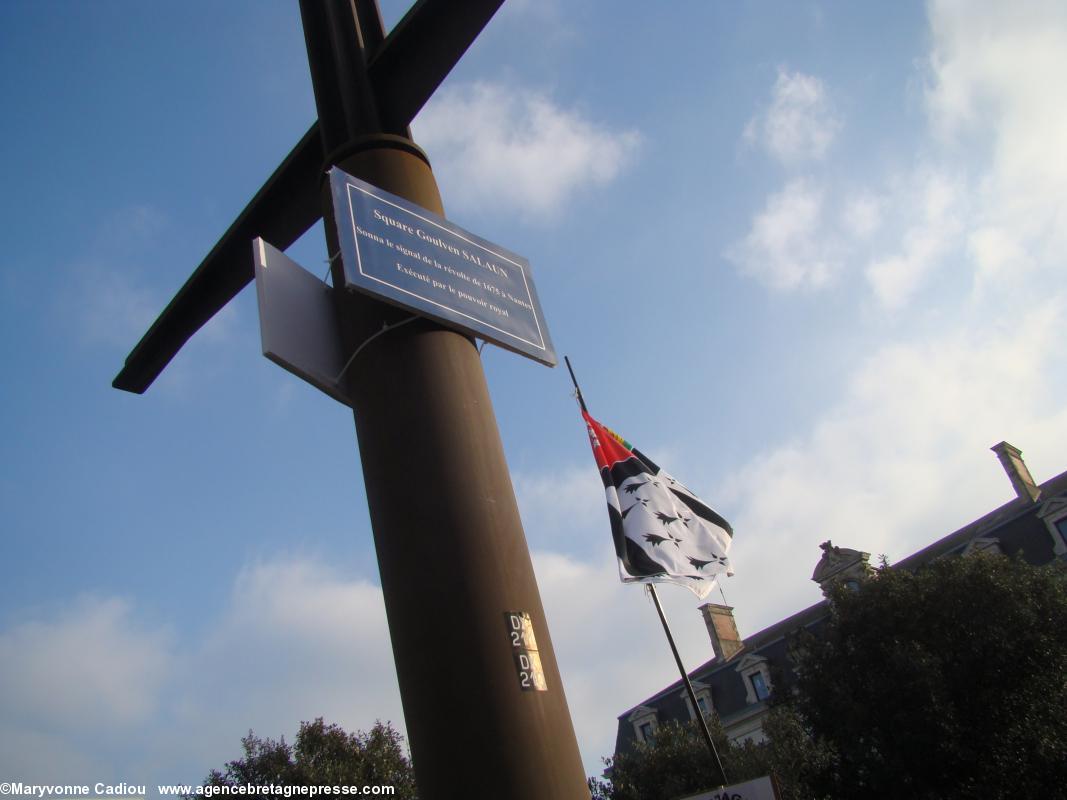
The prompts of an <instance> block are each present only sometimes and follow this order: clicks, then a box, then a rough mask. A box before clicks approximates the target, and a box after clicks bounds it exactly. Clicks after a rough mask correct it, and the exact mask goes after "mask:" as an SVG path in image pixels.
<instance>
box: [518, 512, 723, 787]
mask: <svg viewBox="0 0 1067 800" xmlns="http://www.w3.org/2000/svg"><path fill="white" fill-rule="evenodd" d="M596 505H597V508H598V510H602V507H603V502H602V501H600V502H598V503H597V504H596ZM604 519H605V522H604V523H603V524H602V525H600V526H598V528H597V530H596V531H595V532H594V531H591V532H590V533H595V534H596V535H597V536H598V537H599V538H600V539H601V540H603V541H604V542H605V544H606V545H607V546H606V549H605V551H604V552H603V553H601V554H597V555H594V556H593V557H592V558H591V559H590V561H588V562H587V561H583V560H580V559H576V558H574V557H572V556H567V555H563V554H560V553H551V552H535V553H534V556H533V558H534V569H535V571H536V573H537V582H538V585H539V587H540V590H541V596H542V598H543V602H544V606H545V614H546V615H547V618H548V623H549V627H550V629H551V633H552V643H553V647H554V649H555V652H556V658H557V660H558V662H559V667H560V672H561V674H562V676H563V681H564V684H565V689H566V692H567V705H568V707H569V708H570V712H571V718H572V720H573V721H574V729H575V733H576V734H577V736H578V745H579V748H580V750H581V753H582V761H583V763H584V765H585V769H586V774H588V775H599V774H600V773H601V771H603V768H604V767H603V764H602V763H601V758H603V757H604V756H609V755H611V754H612V753H613V752H614V750H615V735H616V730H617V727H616V726H617V723H616V717H617V716H618V715H619V714H621V713H622V712H624V711H626V710H627V709H628V708H629V707H631V706H634V705H637V703H639V702H640V701H641V700H643V699H644V698H646V697H648V696H649V695H651V694H654V693H655V692H657V691H659V690H660V689H662V688H663V687H664V686H667V685H668V684H670V683H671V682H673V681H675V680H677V679H678V670H677V667H676V666H675V663H674V659H673V656H672V655H671V652H670V649H669V647H668V645H667V641H666V638H665V637H664V634H663V629H662V627H661V625H660V622H659V618H658V616H657V614H656V610H655V608H654V607H653V606H652V604H651V602H650V601H649V600H648V599H647V598H646V597H645V594H644V591H643V590H642V589H641V588H640V587H638V586H630V585H623V584H622V583H621V582H620V581H619V573H618V568H617V566H616V561H615V558H614V553H613V552H612V551H611V548H610V545H609V544H608V542H609V536H608V534H607V532H606V528H607V522H606V519H607V517H606V514H605V517H604ZM660 597H661V600H662V602H663V604H664V607H665V610H666V615H667V617H668V620H669V622H670V624H671V627H672V629H673V633H674V636H675V639H676V640H677V643H678V647H679V650H680V652H681V654H682V659H683V663H685V664H686V666H687V667H688V668H689V669H693V668H695V667H697V666H699V665H700V664H702V663H703V662H704V661H706V660H708V659H710V658H711V657H712V651H711V644H710V643H709V640H708V635H707V631H706V628H704V624H703V622H702V620H701V617H700V613H699V612H698V611H697V610H696V603H695V602H694V598H693V595H692V594H690V593H689V591H688V590H685V589H681V588H675V587H664V588H663V589H662V591H661V592H660Z"/></svg>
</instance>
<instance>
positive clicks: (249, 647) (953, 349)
mask: <svg viewBox="0 0 1067 800" xmlns="http://www.w3.org/2000/svg"><path fill="white" fill-rule="evenodd" d="M573 6H574V4H565V3H562V2H558V1H556V0H551V1H550V2H537V3H535V2H532V0H531V1H525V2H516V0H508V3H507V4H506V7H505V8H504V9H503V10H502V11H501V12H499V13H498V15H497V16H496V17H495V18H494V19H493V20H492V22H491V23H490V25H489V26H488V28H487V29H486V31H485V32H484V34H483V35H482V37H481V38H480V39H479V41H478V42H477V43H476V44H475V46H474V47H473V48H472V49H471V50H470V51H469V52H468V54H467V55H466V56H465V57H464V59H463V61H462V62H461V64H460V65H459V66H458V67H457V68H456V70H455V71H454V72H453V74H452V75H451V76H450V77H449V79H448V80H447V82H446V83H445V85H444V86H443V87H442V88H441V89H440V90H439V92H438V94H437V96H436V97H435V98H434V100H433V101H432V102H431V104H430V105H429V106H428V107H427V108H426V109H424V111H423V113H422V114H421V115H420V117H419V118H418V119H417V120H416V122H415V125H414V132H415V137H416V139H417V141H418V142H419V143H420V144H421V145H422V146H423V147H424V148H425V149H426V151H427V153H428V154H429V156H430V159H431V161H432V163H433V165H434V169H435V173H436V175H437V178H438V182H439V184H440V187H441V192H442V196H443V198H444V203H445V209H446V212H447V213H448V215H449V217H450V218H451V219H452V220H454V221H455V222H456V223H457V224H459V225H461V226H463V227H465V228H467V229H469V230H471V231H474V232H476V233H478V234H479V235H481V236H483V237H485V238H487V239H489V240H491V241H493V242H497V243H499V244H501V245H503V246H504V247H507V248H508V249H510V250H513V251H514V252H517V253H520V254H522V255H523V256H525V257H527V258H528V259H529V260H530V262H531V264H532V267H533V270H534V275H535V277H536V280H537V286H538V290H539V293H540V296H541V300H542V304H543V306H544V309H545V313H546V316H547V319H548V323H549V326H550V330H551V333H552V337H553V340H554V342H555V344H556V347H557V349H558V351H559V352H560V353H561V354H568V355H570V357H571V358H572V360H573V362H574V364H575V367H576V369H577V371H578V374H579V376H580V379H581V381H582V385H583V389H584V391H585V394H586V399H587V401H588V403H589V406H590V410H591V412H592V413H593V415H594V416H597V417H598V418H600V419H601V420H602V421H603V422H605V423H606V424H608V425H610V426H612V427H613V428H615V429H616V430H618V431H620V432H621V433H622V434H623V435H625V436H626V437H627V438H629V439H630V440H631V441H633V442H635V443H636V444H637V446H638V447H640V448H641V449H642V450H644V451H645V452H647V453H649V454H650V455H651V456H652V457H654V458H655V459H656V460H657V461H658V462H659V463H660V464H661V465H663V466H664V467H665V468H667V469H668V470H669V471H671V472H672V473H673V474H674V475H676V476H677V477H679V478H680V479H681V480H683V481H685V482H686V483H687V484H688V485H689V486H690V487H691V488H692V489H693V490H694V491H696V492H697V493H698V494H699V495H701V496H702V497H703V498H704V499H705V500H707V501H708V502H709V503H711V504H712V505H713V506H714V507H716V508H717V509H718V510H720V511H721V512H722V513H723V514H724V515H725V516H726V517H727V518H728V519H730V520H731V522H732V523H733V525H734V528H735V531H736V537H735V538H736V544H735V546H734V550H733V554H732V555H733V560H734V564H735V569H736V573H737V574H736V575H735V577H733V578H731V579H729V580H728V581H726V582H725V587H724V590H725V594H726V597H727V599H728V601H729V603H730V604H731V605H733V606H735V608H736V611H735V613H736V616H737V620H738V624H739V627H740V629H741V632H742V634H743V635H744V634H750V633H754V632H756V631H757V630H759V629H760V628H762V627H764V626H766V625H768V624H771V623H773V622H775V621H776V620H778V619H780V618H781V617H782V616H784V615H787V614H789V613H792V612H793V611H796V610H799V609H800V608H802V607H805V606H807V605H808V604H810V603H813V602H815V601H816V600H817V599H818V597H819V594H818V589H817V587H816V586H815V585H814V584H812V583H811V582H810V581H809V577H810V574H811V570H812V569H813V567H814V565H815V562H816V561H817V559H818V556H819V554H820V553H819V550H818V545H819V543H820V542H823V541H825V540H826V539H832V540H833V541H834V542H835V543H836V544H840V545H844V546H848V547H854V548H857V549H861V550H865V551H868V552H871V553H874V554H885V555H886V556H887V557H888V558H889V559H890V561H894V560H897V559H899V558H902V557H904V556H906V555H908V554H910V553H911V552H914V551H915V550H917V549H919V548H920V547H922V546H923V545H924V544H926V543H928V542H929V541H931V540H933V539H935V538H938V537H940V536H941V535H944V534H946V533H948V532H950V531H951V530H954V529H955V528H957V527H959V526H961V525H963V524H966V523H967V522H969V521H970V520H971V519H973V518H974V517H976V516H978V515H980V514H982V513H984V512H985V511H987V510H989V509H991V508H993V507H995V506H997V505H999V504H1001V503H1003V502H1005V501H1007V500H1008V499H1010V497H1011V496H1012V495H1011V488H1010V485H1009V484H1008V481H1007V479H1006V478H1005V477H1004V475H1003V473H1002V471H1001V469H1000V467H999V465H998V464H997V461H996V458H995V457H994V456H993V454H992V453H990V452H989V450H988V448H989V447H990V446H991V445H993V444H995V443H997V442H999V441H1001V440H1004V439H1006V440H1007V441H1009V442H1011V443H1012V444H1014V445H1016V446H1018V447H1019V448H1021V449H1022V450H1023V452H1024V455H1025V457H1026V459H1027V462H1028V464H1029V465H1030V468H1031V471H1032V472H1033V473H1034V475H1035V477H1036V478H1037V479H1038V480H1039V481H1040V480H1044V479H1047V478H1048V477H1051V476H1052V475H1054V474H1057V473H1059V472H1061V471H1062V470H1063V469H1065V468H1067V459H1065V458H1064V453H1065V447H1064V445H1065V443H1067V412H1065V411H1064V405H1063V403H1062V402H1061V398H1062V397H1063V396H1064V390H1065V389H1067V379H1065V375H1067V371H1065V370H1064V369H1063V364H1064V357H1065V356H1067V337H1065V336H1064V335H1063V330H1064V329H1065V322H1067V288H1065V286H1067V284H1065V282H1064V279H1063V276H1064V272H1063V264H1064V263H1065V261H1067V259H1065V257H1067V209H1065V200H1064V198H1065V197H1067V156H1065V154H1064V145H1063V142H1064V141H1067V110H1065V109H1067V89H1065V87H1064V84H1063V81H1062V76H1063V75H1064V74H1067V9H1065V8H1064V6H1063V4H1062V3H1057V2H1047V3H1042V2H1025V3H1017V4H1012V6H1011V7H1010V9H1009V8H1008V6H1006V5H1005V4H1003V3H997V2H993V1H992V0H991V1H990V2H968V3H961V2H930V3H928V4H922V3H917V2H911V3H892V4H889V3H882V4H874V3H868V4H858V3H847V2H840V3H834V2H798V3H770V2H767V3H759V2H745V3H708V2H679V3H671V4H649V3H631V2H606V1H605V2H601V1H599V0H593V1H591V2H587V3H582V4H577V6H578V7H573ZM404 10H405V3H403V2H383V8H382V11H383V16H384V17H385V19H386V22H387V25H389V26H391V25H392V24H394V23H395V22H396V21H397V20H398V19H399V18H400V16H402V14H403V12H404ZM0 107H2V108H3V109H4V125H3V126H2V127H0V142H2V145H3V149H2V153H3V167H4V170H3V185H4V188H5V191H4V192H3V193H0V206H2V211H3V219H4V220H5V221H6V223H7V224H6V225H5V226H4V232H5V236H4V247H3V251H2V255H0V289H2V291H0V355H2V358H3V362H4V364H5V367H6V370H5V378H4V383H3V393H2V395H0V397H2V410H3V415H2V419H3V422H2V423H0V424H2V425H3V438H4V442H5V445H4V454H5V458H4V459H3V465H2V466H0V529H2V531H3V538H2V540H0V541H2V545H0V547H2V550H0V554H2V555H0V563H2V564H3V566H4V580H3V581H2V582H0V779H3V780H8V779H15V780H26V781H37V782H47V783H67V782H79V783H80V782H87V783H90V784H91V783H93V782H96V781H98V780H100V781H114V782H118V781H126V782H130V783H146V784H155V783H165V782H196V781H198V780H200V779H201V778H202V777H203V776H204V775H205V774H206V773H207V772H208V770H209V769H210V768H212V767H215V766H219V765H221V764H222V763H223V762H224V761H225V760H227V759H229V758H233V757H236V756H237V755H238V754H239V747H240V746H239V740H240V738H241V736H242V735H244V734H245V733H246V732H247V731H248V729H249V728H253V729H255V731H256V732H257V733H260V734H262V735H270V736H278V735H281V734H285V735H286V736H292V734H293V733H294V732H295V731H296V728H297V726H298V724H299V722H300V721H301V720H303V719H311V718H314V717H316V716H324V717H326V718H327V719H328V720H331V721H336V722H338V723H341V724H343V725H345V726H346V727H348V728H351V729H355V728H367V727H369V726H371V725H372V724H373V723H374V721H375V719H378V718H381V719H391V720H393V721H394V722H395V723H396V724H397V725H398V726H400V727H401V728H402V725H403V720H402V713H401V710H400V701H399V695H398V692H397V688H396V680H395V675H394V671H393V666H392V657H391V652H390V649H389V645H388V632H387V630H386V626H385V620H384V611H383V607H382V602H381V595H380V590H379V587H378V575H377V568H376V564H375V559H374V554H373V546H372V542H371V536H370V530H369V523H368V518H367V512H366V503H365V497H364V495H363V489H362V480H361V474H360V466H359V460H358V454H357V452H356V447H355V436H354V432H353V428H352V420H351V416H350V413H349V412H348V410H347V409H346V408H344V407H342V406H340V405H339V404H337V403H336V402H334V401H333V400H331V399H330V398H328V397H326V396H325V395H322V394H320V393H318V392H317V391H316V390H314V389H312V388H311V387H310V386H308V385H306V384H304V383H302V382H300V381H299V380H298V379H296V378H294V377H293V376H291V375H289V374H288V373H286V372H283V371H282V370H280V369H278V368H277V367H276V366H274V365H273V364H271V363H270V362H268V361H267V360H266V359H264V358H262V357H261V355H260V350H259V329H258V320H257V312H256V308H255V299H254V292H252V291H251V290H246V291H245V292H244V293H242V295H241V296H240V297H239V298H238V299H237V300H236V301H235V302H234V303H232V304H231V305H230V306H229V307H228V308H227V309H226V310H224V311H223V312H222V313H221V314H220V315H218V316H217V317H216V318H215V319H214V320H213V321H212V322H211V323H210V324H209V325H208V326H207V327H206V328H205V329H204V330H202V331H201V332H200V333H199V334H198V335H197V336H196V337H195V338H194V339H193V340H192V341H191V342H190V343H189V345H187V346H186V348H185V349H184V350H183V351H182V353H181V354H180V355H179V356H178V357H177V358H176V359H175V360H174V362H172V364H171V365H170V366H169V367H168V369H167V371H166V372H165V373H164V375H163V377H162V378H161V379H160V380H158V381H157V382H156V384H155V385H154V386H153V387H152V388H151V389H150V390H149V392H148V393H147V394H146V395H144V396H141V397H138V396H132V395H127V394H124V393H121V392H118V391H115V390H113V389H111V387H110V382H111V379H112V378H113V377H114V375H115V374H116V372H117V371H118V369H119V368H120V367H121V365H122V362H123V359H124V358H125V356H126V354H127V353H128V352H129V350H130V349H131V347H132V346H133V344H134V343H136V341H137V340H138V339H139V337H140V336H141V334H142V333H143V332H144V331H145V330H146V329H147V327H148V325H149V324H150V323H151V322H152V320H153V319H154V318H155V316H156V315H157V314H158V313H159V312H160V311H161V310H162V308H163V306H164V305H165V304H166V302H167V301H168V300H169V299H170V297H171V296H172V295H173V294H174V293H175V291H177V289H178V288H179V287H180V286H181V284H182V283H183V282H184V280H185V278H186V277H187V276H188V275H189V273H190V272H191V271H192V270H193V268H194V267H195V266H196V265H197V264H198V263H199V261H200V260H201V259H202V257H203V256H204V255H205V254H206V253H207V252H208V250H209V249H210V248H211V247H212V246H213V245H214V243H215V242H216V240H217V239H218V237H219V236H220V235H221V233H222V232H223V231H224V230H225V228H226V227H227V226H228V225H229V223H230V222H231V221H232V219H233V218H234V217H235V215H236V214H237V213H238V212H240V210H241V209H242V208H243V207H244V205H245V203H246V202H247V201H248V199H250V198H251V196H252V194H253V193H254V192H255V191H256V190H257V189H258V188H259V186H260V185H261V184H262V182H263V180H265V178H266V177H267V176H268V175H269V174H270V172H271V171H272V169H273V168H274V167H275V166H276V165H277V163H278V162H279V161H280V160H281V159H282V158H283V157H284V156H285V155H286V153H287V152H288V151H289V149H290V147H291V146H292V145H293V144H294V143H295V142H296V141H297V139H298V138H299V137H300V135H301V134H302V133H303V132H304V131H305V130H306V129H307V127H308V125H309V124H310V123H311V121H312V120H313V119H314V115H315V111H314V102H313V98H312V94H311V84H310V79H309V78H308V74H307V62H306V55H305V52H304V45H303V37H302V35H301V32H300V27H299V14H298V11H297V8H296V4H295V3H289V2H241V1H239V0H229V2H227V3H211V2H188V3H181V4H174V3H169V4H167V3H135V2H132V0H121V1H116V2H106V1H105V0H96V1H95V2H92V3H88V2H84V3H72V2H57V1H56V0H49V1H48V2H29V1H28V0H14V1H13V2H7V3H4V4H0ZM289 255H290V256H291V257H293V258H294V259H296V260H297V261H299V262H301V263H302V264H304V266H305V267H307V268H308V269H310V270H312V271H320V274H321V272H325V264H324V259H325V247H324V243H323V237H322V232H321V228H319V227H317V228H315V229H313V230H312V231H310V232H309V234H308V235H307V236H305V237H304V239H302V240H301V241H300V242H298V243H297V244H296V245H294V246H293V247H292V248H290V250H289ZM482 360H483V363H484V365H485V370H486V374H487V377H488V381H489V386H490V390H491V393H492V397H493V401H494V406H495V411H496V416H497V419H498V422H499V425H500V430H501V434H502V437H503V440H504V445H505V451H506V454H507V458H508V461H509V465H510V468H511V472H512V478H513V481H514V483H515V487H516V491H517V495H518V498H519V503H520V507H521V509H522V512H523V519H524V524H525V527H526V532H527V538H528V540H529V543H530V548H531V551H532V552H533V555H534V562H535V566H536V570H537V575H538V580H539V583H540V586H541V591H542V595H543V598H544V603H545V607H546V611H547V613H548V617H549V623H550V626H551V630H552V636H553V639H554V641H555V644H556V651H557V657H558V659H559V662H560V666H561V669H562V673H563V678H564V681H565V688H566V691H567V695H568V701H569V704H570V707H571V711H572V715H573V717H574V722H575V727H576V730H577V733H578V738H579V743H580V746H581V748H582V756H583V759H584V761H585V764H586V768H587V770H588V771H589V772H590V773H593V772H595V771H597V770H598V769H599V758H600V757H601V756H603V755H607V754H609V753H610V751H611V749H612V747H613V744H614V735H615V717H616V715H617V714H619V713H621V712H622V711H624V710H626V709H628V708H629V707H631V706H633V705H634V704H636V703H637V702H638V701H640V700H641V699H643V698H644V697H646V696H647V695H649V694H651V693H653V692H654V691H656V690H658V689H659V688H661V687H662V686H663V685H665V684H666V683H667V682H668V681H670V680H672V679H673V678H674V677H676V673H674V671H673V670H674V665H673V663H672V659H671V657H670V655H669V652H668V651H667V650H666V647H665V644H664V641H663V635H662V631H661V630H660V628H659V625H658V620H657V619H656V616H655V612H654V610H653V608H652V607H651V606H650V605H649V604H648V602H647V600H646V599H645V597H644V595H643V593H642V592H641V590H640V589H638V588H636V587H624V586H622V585H621V584H620V583H619V582H618V579H617V574H616V569H615V565H614V560H613V553H612V549H611V545H610V541H609V535H608V527H607V519H606V513H605V509H604V500H603V494H602V490H601V487H600V485H599V478H598V476H597V474H596V471H595V469H594V465H593V462H592V459H591V455H590V453H589V448H588V443H587V439H586V436H585V431H584V427H583V425H582V424H581V421H580V418H579V416H578V413H577V409H576V406H575V403H574V400H573V398H572V397H571V395H570V385H569V380H568V379H567V376H566V373H565V371H564V370H562V369H556V370H550V369H546V368H545V367H542V366H540V365H538V364H535V363H534V362H532V361H528V360H526V359H523V358H520V357H518V356H515V355H513V354H510V353H507V352H504V351H501V350H498V349H494V348H492V347H486V348H485V350H484V351H483V354H482ZM412 591H418V587H412ZM661 594H662V596H663V597H664V600H665V604H666V606H667V610H668V614H669V615H670V618H671V620H672V624H673V626H674V628H675V633H676V635H677V637H678V639H679V641H680V646H681V648H682V654H683V657H684V658H685V660H686V661H687V662H688V663H689V664H690V665H691V666H696V665H697V664H699V663H701V662H702V661H704V660H706V659H707V658H710V656H711V649H710V645H709V643H708V640H707V634H706V632H705V630H704V628H703V624H702V622H701V619H700V615H699V613H698V612H697V610H696V607H697V605H698V603H697V602H696V601H695V599H694V598H693V596H692V595H690V594H689V593H688V592H686V591H684V590H682V589H677V590H671V589H670V588H668V589H665V590H664V591H663V592H662V593H661ZM426 602H427V604H428V606H432V604H433V602H434V598H433V597H432V596H427V597H426Z"/></svg>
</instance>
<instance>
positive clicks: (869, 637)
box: [797, 555, 1067, 800]
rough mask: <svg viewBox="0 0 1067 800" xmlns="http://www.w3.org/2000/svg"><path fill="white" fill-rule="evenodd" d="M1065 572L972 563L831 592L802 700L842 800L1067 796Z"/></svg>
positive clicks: (827, 775) (826, 781)
mask: <svg viewBox="0 0 1067 800" xmlns="http://www.w3.org/2000/svg"><path fill="white" fill-rule="evenodd" d="M1065 621H1067V583H1065V581H1064V577H1063V572H1062V571H1057V570H1053V569H1048V568H1036V567H1032V566H1029V565H1027V564H1025V563H1024V562H1022V561H1019V560H1012V559H1007V558H1004V557H999V556H984V555H974V556H968V557H965V558H948V559H942V560H939V561H936V562H934V563H932V564H930V565H928V566H926V567H924V568H922V569H920V570H919V571H917V572H906V571H903V570H891V569H887V568H886V567H885V566H884V565H883V567H882V569H881V570H880V571H879V572H878V574H877V575H876V576H875V577H874V578H873V579H872V580H870V581H868V582H866V583H865V584H864V585H863V587H862V588H861V589H860V590H859V591H858V592H850V591H848V590H840V591H838V592H837V593H836V594H835V595H834V597H833V603H832V616H831V620H830V624H829V626H828V628H827V630H826V632H825V635H823V636H820V637H819V638H814V637H811V638H808V639H807V641H806V642H805V643H804V644H803V645H802V646H801V648H800V652H799V676H798V684H797V689H798V694H797V703H798V709H799V711H800V713H801V714H802V715H803V717H804V719H805V720H806V721H807V723H808V724H809V725H810V729H811V731H812V732H813V734H814V735H815V736H816V737H817V738H818V739H819V741H821V742H822V743H824V744H825V745H826V746H828V747H829V748H830V750H831V751H832V752H833V758H832V763H831V764H830V765H829V766H828V768H827V769H826V770H825V771H824V775H823V780H822V788H823V790H824V791H826V792H828V793H829V794H831V795H832V796H834V797H866V798H880V797H887V798H888V797H894V798H896V797H908V798H931V799H932V798H937V799H938V800H947V799H949V798H978V797H983V798H984V797H1002V796H1003V797H1009V796H1010V797H1043V798H1053V797H1065V796H1067V794H1065V791H1067V790H1065V788H1064V787H1067V624H1065Z"/></svg>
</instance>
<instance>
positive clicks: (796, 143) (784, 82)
mask: <svg viewBox="0 0 1067 800" xmlns="http://www.w3.org/2000/svg"><path fill="white" fill-rule="evenodd" d="M840 128H841V122H840V120H839V119H838V117H837V114H836V113H835V112H834V110H833V107H832V106H831V103H830V101H829V98H828V97H827V92H826V87H825V86H824V85H823V82H822V81H821V80H819V79H818V78H816V77H814V76H812V75H805V74H804V73H802V72H788V71H787V70H785V69H779V70H778V78H777V80H776V81H775V83H774V89H773V90H772V97H771V103H770V106H769V107H768V108H767V110H766V111H765V112H764V113H763V114H762V115H760V116H758V117H755V118H753V119H752V120H750V121H749V123H748V125H747V126H746V128H745V139H746V140H747V141H750V142H758V143H759V144H761V145H762V146H763V147H764V148H765V149H766V150H767V152H769V153H770V154H771V155H772V156H774V157H775V158H777V159H778V160H779V161H781V162H783V163H785V164H796V163H799V162H801V161H809V160H818V159H821V158H823V156H825V155H826V151H827V149H828V148H829V147H830V145H831V144H832V143H833V140H834V138H835V137H836V136H837V132H838V131H839V130H840Z"/></svg>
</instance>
